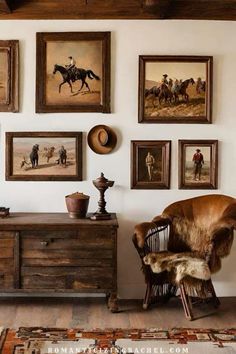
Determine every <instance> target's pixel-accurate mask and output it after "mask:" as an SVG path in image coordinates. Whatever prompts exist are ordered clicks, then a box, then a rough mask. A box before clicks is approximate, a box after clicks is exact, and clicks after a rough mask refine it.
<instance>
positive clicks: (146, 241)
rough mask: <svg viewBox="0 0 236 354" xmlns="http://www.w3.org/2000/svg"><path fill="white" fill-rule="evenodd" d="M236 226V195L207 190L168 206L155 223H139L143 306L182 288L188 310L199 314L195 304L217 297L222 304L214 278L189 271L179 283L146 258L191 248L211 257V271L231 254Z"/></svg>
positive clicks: (136, 236)
mask: <svg viewBox="0 0 236 354" xmlns="http://www.w3.org/2000/svg"><path fill="white" fill-rule="evenodd" d="M235 228H236V199H234V198H232V197H229V196H224V195H205V196H201V197H196V198H191V199H187V200H182V201H178V202H176V203H173V204H171V205H170V206H168V207H167V208H166V209H165V210H164V211H163V213H162V214H161V215H159V216H156V217H155V218H154V219H153V220H152V222H145V223H142V224H139V225H136V227H135V230H134V235H133V243H134V245H135V247H136V249H137V251H138V253H139V256H140V258H141V262H142V270H143V273H144V276H145V282H146V293H145V297H144V300H143V308H144V309H147V308H148V306H149V304H150V303H152V302H156V301H162V302H163V301H167V300H169V298H170V297H172V296H176V293H177V290H179V292H180V296H181V300H182V304H183V308H184V312H185V315H186V317H187V318H188V319H190V320H192V319H193V311H192V305H193V303H195V302H199V301H209V299H211V300H212V301H213V303H214V305H215V307H218V306H219V304H220V302H219V300H218V298H217V296H216V293H215V290H214V286H213V284H212V281H211V279H209V280H207V281H206V280H200V279H196V278H193V277H190V276H186V277H184V278H183V279H182V281H181V282H180V283H178V284H176V283H175V281H173V274H171V273H170V272H168V271H163V272H161V273H158V274H157V273H154V272H153V271H152V269H151V267H150V266H149V265H146V264H144V261H143V258H144V257H145V256H146V255H147V254H149V253H151V252H157V253H158V252H160V251H162V250H168V251H170V252H173V253H174V254H178V253H180V252H181V253H182V252H188V253H189V252H190V253H192V254H193V255H194V257H198V258H200V259H204V260H206V262H207V264H208V266H209V269H210V272H211V273H215V272H217V271H219V270H220V269H221V258H222V257H225V256H227V255H228V254H229V253H230V249H231V246H232V243H233V230H234V229H235Z"/></svg>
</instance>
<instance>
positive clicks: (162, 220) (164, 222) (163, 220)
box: [152, 215, 171, 227]
mask: <svg viewBox="0 0 236 354" xmlns="http://www.w3.org/2000/svg"><path fill="white" fill-rule="evenodd" d="M152 222H153V223H155V224H156V226H157V227H161V226H168V225H170V224H171V220H170V219H169V218H167V217H164V216H162V215H157V216H155V217H154V218H153V219H152Z"/></svg>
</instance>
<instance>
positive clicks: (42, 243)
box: [40, 241, 49, 247]
mask: <svg viewBox="0 0 236 354" xmlns="http://www.w3.org/2000/svg"><path fill="white" fill-rule="evenodd" d="M40 244H41V245H42V246H44V247H47V246H48V244H49V242H48V241H40Z"/></svg>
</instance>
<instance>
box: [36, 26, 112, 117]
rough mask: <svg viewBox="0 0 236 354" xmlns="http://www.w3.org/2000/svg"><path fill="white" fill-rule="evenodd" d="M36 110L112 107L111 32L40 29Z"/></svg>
mask: <svg viewBox="0 0 236 354" xmlns="http://www.w3.org/2000/svg"><path fill="white" fill-rule="evenodd" d="M36 91H37V94H36V111H37V112H39V113H43V112H106V113H108V112H109V111H110V32H59V33H37V75H36Z"/></svg>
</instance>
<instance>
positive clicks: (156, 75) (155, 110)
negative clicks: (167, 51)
mask: <svg viewBox="0 0 236 354" xmlns="http://www.w3.org/2000/svg"><path fill="white" fill-rule="evenodd" d="M157 58H158V57H157ZM143 92H144V95H143V96H144V98H143V115H144V117H145V118H144V119H145V120H149V121H152V120H154V121H155V119H159V118H160V119H162V118H163V119H164V120H165V121H166V122H168V119H170V120H172V121H174V120H176V121H178V119H180V120H182V122H184V119H185V118H186V120H189V119H190V120H191V117H193V118H195V119H197V118H198V117H205V116H206V114H207V113H206V111H207V102H208V98H207V95H208V86H207V68H206V63H205V62H201V61H199V62H191V61H189V62H188V61H187V60H183V61H181V60H177V59H176V61H174V60H170V61H169V62H168V60H167V61H163V60H160V61H158V59H157V61H154V60H152V61H150V62H148V61H147V62H146V63H145V77H144V91H143Z"/></svg>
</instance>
